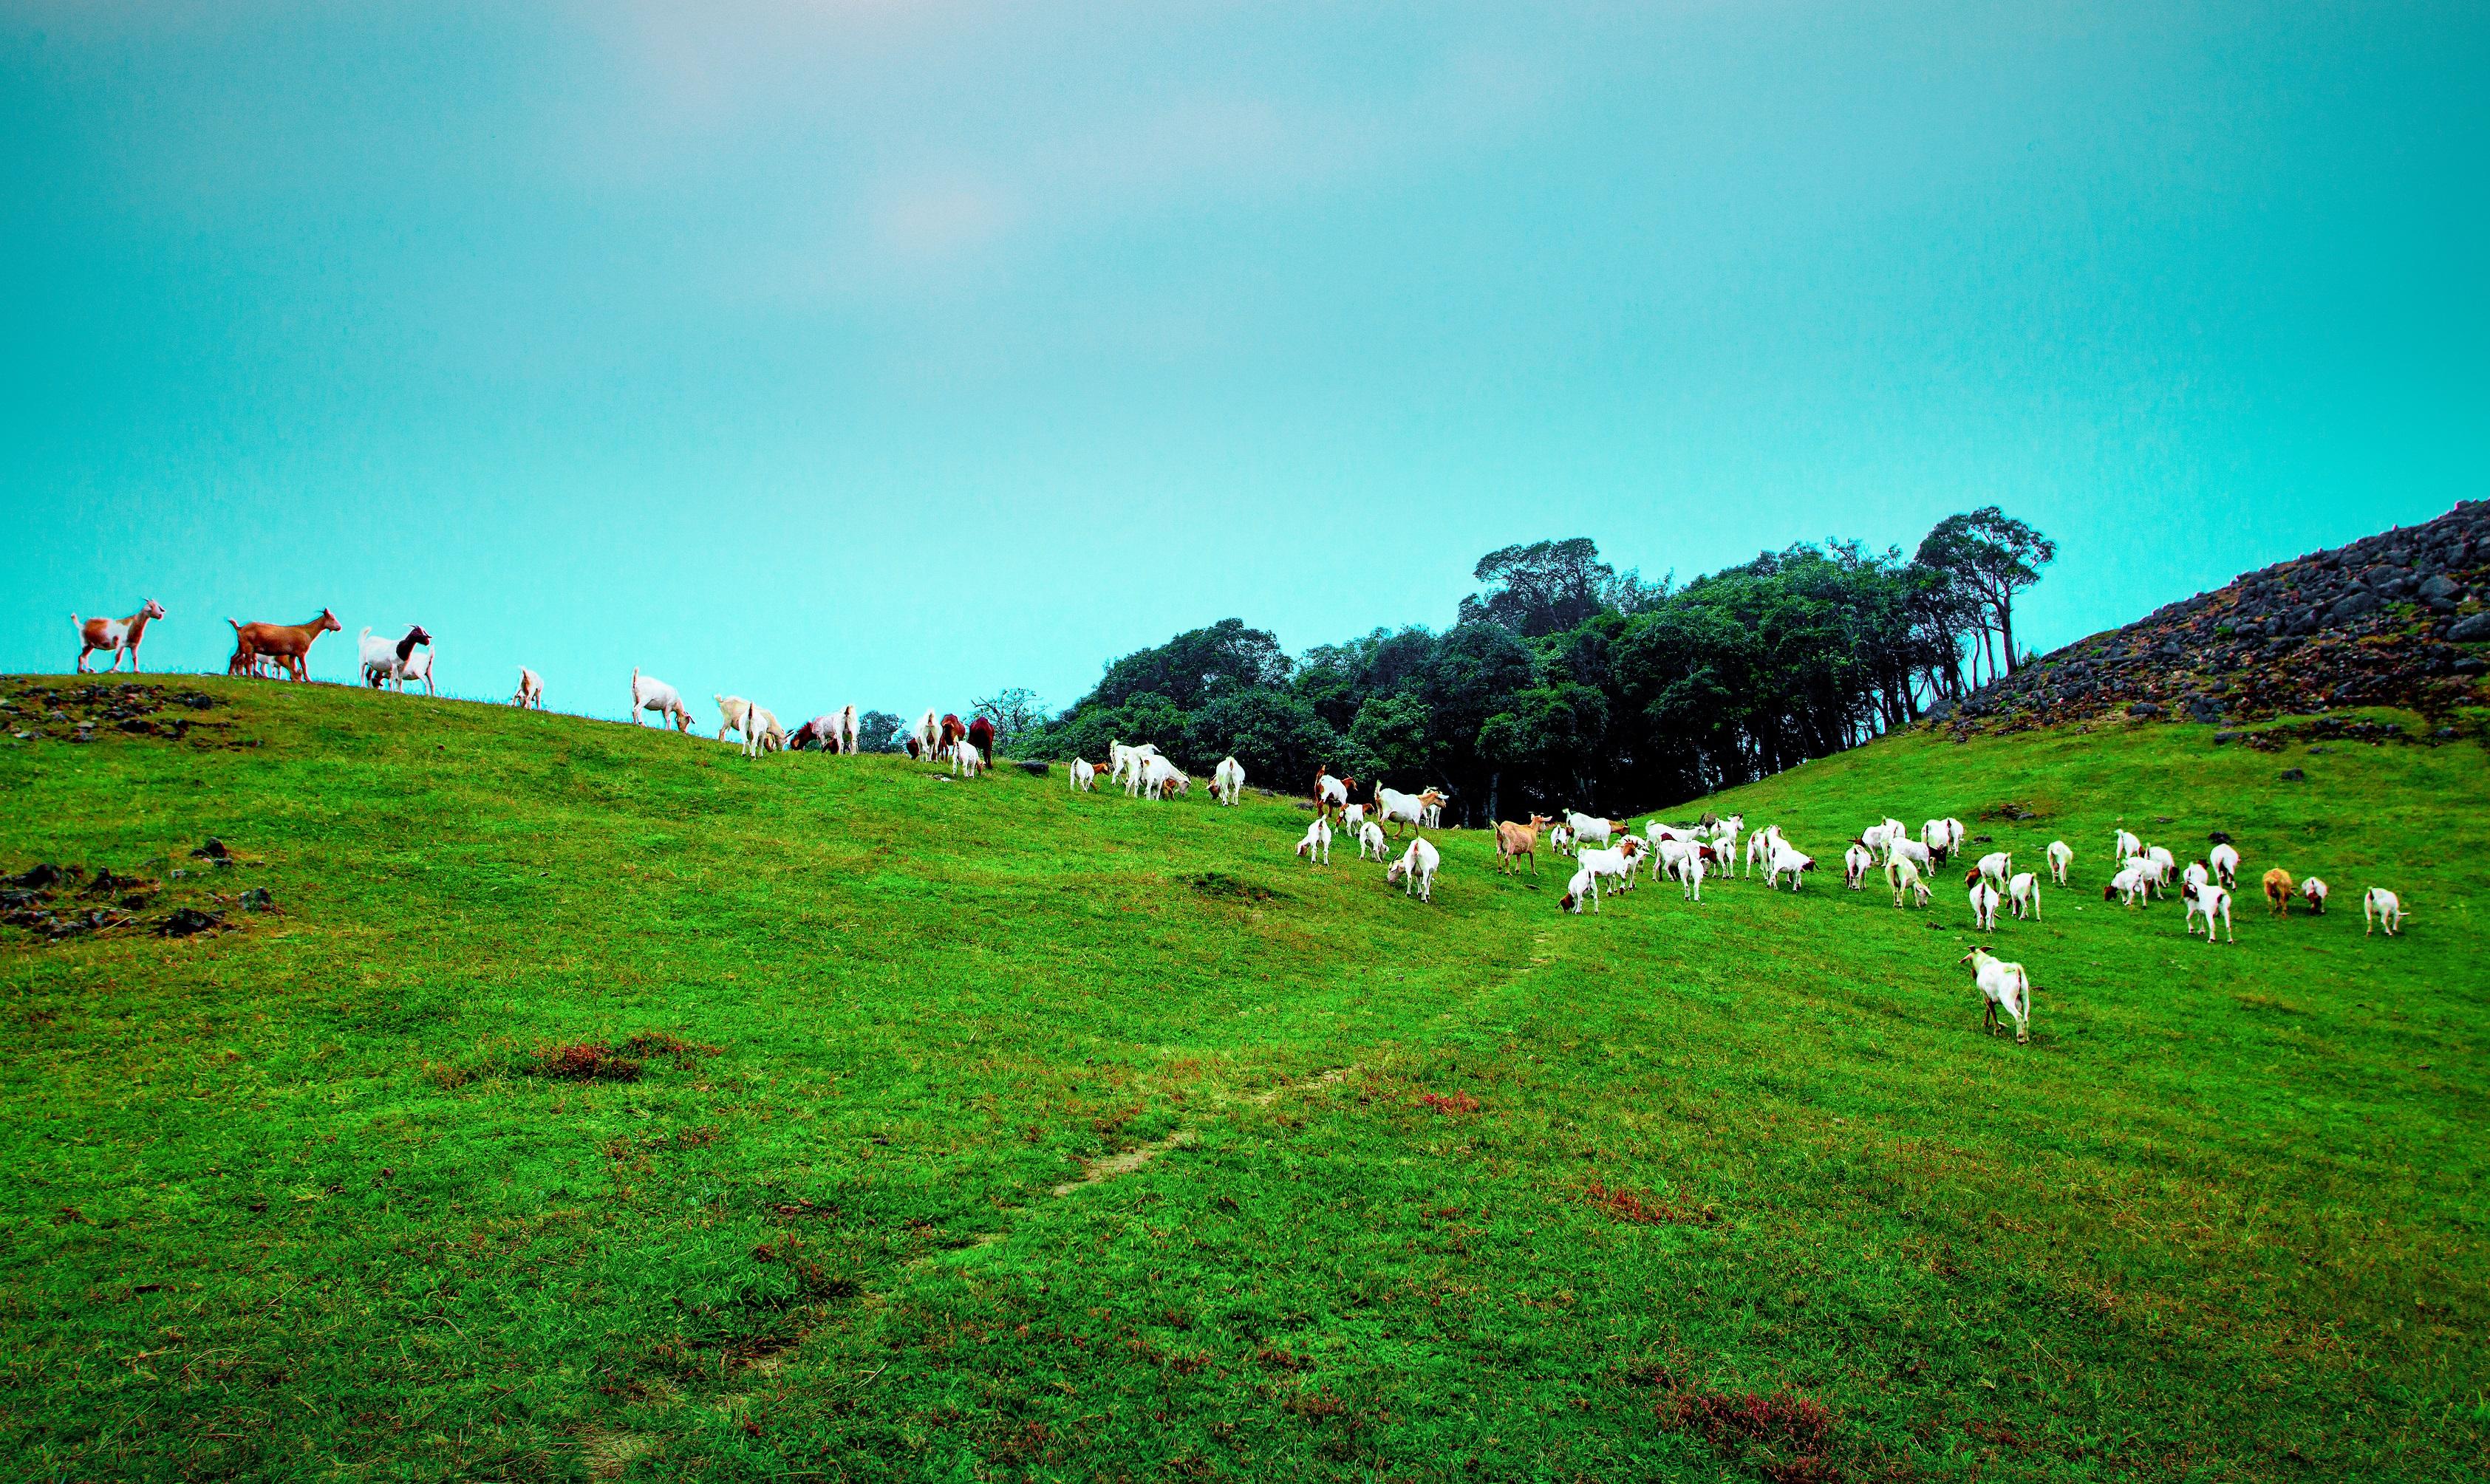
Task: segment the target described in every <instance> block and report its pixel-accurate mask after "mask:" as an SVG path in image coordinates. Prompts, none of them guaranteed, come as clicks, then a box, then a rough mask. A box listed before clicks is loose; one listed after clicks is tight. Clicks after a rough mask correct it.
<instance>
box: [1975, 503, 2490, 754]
mask: <svg viewBox="0 0 2490 1484" xmlns="http://www.w3.org/2000/svg"><path fill="white" fill-rule="evenodd" d="M2486 597H2490V501H2485V500H2468V501H2466V502H2464V503H2462V504H2459V505H2457V506H2456V507H2455V508H2454V509H2453V510H2450V511H2448V512H2447V514H2445V515H2442V516H2440V517H2439V518H2438V519H2436V520H2434V521H2431V522H2429V523H2428V524H2427V525H2424V526H2412V527H2398V528H2395V529H2393V530H2389V531H2383V532H2380V533H2379V534H2377V535H2374V536H2369V537H2366V538H2364V539H2362V540H2359V541H2355V542H2353V543H2352V544H2351V545H2349V546H2344V547H2338V548H2336V549H2334V550H2333V551H2329V552H2318V553H2315V554H2313V555H2311V556H2306V557H2299V558H2297V559H2296V560H2292V561H2285V562H2278V563H2276V564H2275V565H2273V566H2271V567H2266V568H2263V569H2261V570H2259V571H2255V572H2250V573H2247V574H2246V575H2244V576H2243V577H2241V578H2240V579H2238V580H2237V581H2236V582H2233V583H2232V584H2231V585H2228V586H2226V587H2222V588H2219V589H2217V590H2215V591H2213V592H2200V593H2198V594H2196V596H2194V597H2192V598H2188V599H2186V600H2185V601H2183V602H2178V603H2173V604H2170V605H2169V606H2168V607H2166V608H2163V609H2160V610H2158V611H2157V612H2156V613H2154V614H2149V615H2148V616H2146V617H2144V618H2141V619H2138V620H2137V621H2135V622H2133V623H2130V624H2128V625H2127V626H2126V627H2125V628H2121V629H2113V630H2111V631H2109V632H2108V633H2105V634H2096V635H2094V636H2092V637H2091V638H2090V639H2085V640H2080V641H2078V642H2075V643H2071V644H2069V645H2068V646H2066V647H2065V648H2063V649H2060V650H2058V651H2057V652H2055V653H2053V654H2050V655H2047V656H2045V657H2043V658H2041V659H2040V660H2036V661H2034V662H2033V663H2032V664H2031V665H2029V666H2027V667H2025V668H2024V669H2023V670H2022V671H2018V672H2016V673H2015V674H2013V675H2012V676H2010V677H2008V678H2007V679H2005V680H2002V681H1999V682H1997V683H1995V684H1992V685H1988V686H1985V687H1983V688H1982V689H1981V690H1979V691H1977V692H1974V693H1973V694H1972V695H1971V696H1970V697H1968V698H1966V699H1964V700H1963V701H1962V702H1961V704H1960V705H1959V706H1958V707H1953V708H1947V709H1946V710H1945V712H1944V713H1943V714H1942V715H1938V714H1935V713H1932V718H1933V719H1934V720H1937V721H1939V722H1940V723H1942V724H1944V725H1948V726H1951V727H1953V728H1955V729H1957V730H1991V729H1995V730H2019V729H2021V728H2024V727H2034V726H2049V725H2055V724H2058V723H2062V722H2080V721H2084V720H2087V719H2089V718H2092V717H2096V716H2099V715H2101V714H2103V713H2106V712H2110V711H2113V710H2117V711H2123V712H2125V713H2127V714H2128V715H2132V716H2137V717H2146V718H2152V717H2166V718H2169V719H2171V720H2176V721H2194V722H2221V721H2252V720H2259V719H2262V718H2265V717H2271V716H2278V715H2286V714H2304V713H2309V712H2318V711H2324V710H2326V709H2328V708H2329V707H2331V706H2346V705H2366V706H2389V705H2390V706H2408V707H2411V708H2413V709H2416V710H2418V711H2420V712H2422V713H2424V714H2426V715H2432V716H2437V715H2443V714H2445V713H2447V712H2448V711H2450V710H2452V709H2454V708H2455V707H2457V706H2461V705H2467V704H2479V703H2483V702H2485V701H2490V682H2485V678H2484V672H2485V671H2490V648H2485V645H2490V612H2485V611H2484V602H2483V600H2484V599H2485V598H2486Z"/></svg>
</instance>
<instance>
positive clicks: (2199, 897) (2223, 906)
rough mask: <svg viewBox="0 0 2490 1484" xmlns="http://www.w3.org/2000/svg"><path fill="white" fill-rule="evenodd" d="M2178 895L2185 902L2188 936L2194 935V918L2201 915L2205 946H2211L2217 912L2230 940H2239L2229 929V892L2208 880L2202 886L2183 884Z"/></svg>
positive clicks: (2234, 941) (2224, 931)
mask: <svg viewBox="0 0 2490 1484" xmlns="http://www.w3.org/2000/svg"><path fill="white" fill-rule="evenodd" d="M2179 896H2180V899H2182V900H2183V901H2185V902H2186V909H2187V934H2188V936H2190V937H2193V936H2195V932H2196V919H2197V918H2198V917H2199V916H2201V917H2203V918H2204V919H2205V946H2206V947H2208V948H2211V947H2213V946H2214V915H2215V913H2217V912H2218V913H2220V914H2221V918H2222V931H2223V933H2224V934H2225V935H2226V936H2227V937H2228V938H2229V940H2230V941H2231V942H2233V943H2237V942H2238V941H2239V935H2238V934H2237V933H2234V932H2232V931H2231V894H2230V893H2228V892H2226V891H2224V890H2222V889H2221V888H2220V887H2218V886H2215V885H2214V884H2213V883H2212V882H2210V881H2208V882H2206V883H2205V884H2204V885H2202V886H2197V885H2194V884H2193V883H2190V884H2189V885H2187V886H2184V887H2182V888H2180V890H2179Z"/></svg>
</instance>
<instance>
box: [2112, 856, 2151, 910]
mask: <svg viewBox="0 0 2490 1484" xmlns="http://www.w3.org/2000/svg"><path fill="white" fill-rule="evenodd" d="M2152 885H2153V867H2152V863H2151V862H2149V861H2147V860H2145V858H2144V857H2142V856H2140V855H2137V856H2130V857H2128V862H2127V864H2126V865H2124V866H2121V867H2120V868H2119V869H2118V874H2117V875H2114V876H2112V877H2110V878H2109V885H2107V886H2104V887H2102V888H2101V900H2103V901H2116V902H2120V903H2123V904H2125V905H2127V906H2130V907H2131V906H2134V905H2135V904H2136V903H2137V902H2138V901H2144V900H2150V897H2149V895H2148V893H2149V892H2150V890H2151V888H2152Z"/></svg>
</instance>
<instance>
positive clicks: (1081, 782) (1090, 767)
mask: <svg viewBox="0 0 2490 1484" xmlns="http://www.w3.org/2000/svg"><path fill="white" fill-rule="evenodd" d="M1063 772H1064V776H1065V777H1067V778H1068V779H1070V780H1071V783H1072V791H1073V792H1074V793H1089V792H1093V791H1095V790H1096V788H1097V786H1098V765H1097V764H1096V763H1093V762H1084V761H1083V760H1082V759H1080V758H1078V757H1075V758H1073V759H1072V762H1071V764H1070V765H1069V766H1067V767H1066V768H1065V769H1064V770H1063Z"/></svg>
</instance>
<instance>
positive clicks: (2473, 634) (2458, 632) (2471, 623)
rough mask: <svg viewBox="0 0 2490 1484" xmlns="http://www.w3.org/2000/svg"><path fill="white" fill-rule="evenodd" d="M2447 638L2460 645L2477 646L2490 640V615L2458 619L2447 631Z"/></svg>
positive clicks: (2476, 615)
mask: <svg viewBox="0 0 2490 1484" xmlns="http://www.w3.org/2000/svg"><path fill="white" fill-rule="evenodd" d="M2447 638H2448V639H2450V640H2452V641H2454V642H2457V643H2459V644H2477V643H2479V642H2482V641H2483V640H2485V639H2490V614H2474V615H2473V616H2472V617H2470V618H2458V619H2456V620H2455V622H2454V624H2453V625H2452V626H2451V627H2449V628H2448V629H2447Z"/></svg>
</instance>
